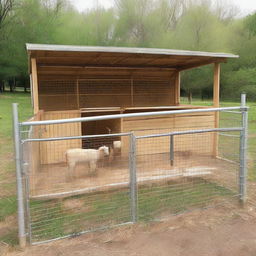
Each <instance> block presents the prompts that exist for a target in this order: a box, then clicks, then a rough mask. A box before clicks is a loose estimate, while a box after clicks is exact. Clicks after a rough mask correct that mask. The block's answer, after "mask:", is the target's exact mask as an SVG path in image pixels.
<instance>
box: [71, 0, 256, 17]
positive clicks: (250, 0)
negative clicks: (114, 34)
mask: <svg viewBox="0 0 256 256" xmlns="http://www.w3.org/2000/svg"><path fill="white" fill-rule="evenodd" d="M229 1H231V2H234V3H235V5H237V6H238V7H239V8H240V9H241V15H246V14H249V13H252V12H254V11H256V0H229ZM70 2H72V3H73V4H74V5H75V6H76V8H77V9H78V10H79V11H84V10H86V9H91V8H92V7H93V6H95V4H96V3H99V4H100V5H103V6H104V7H106V8H110V7H112V6H113V3H114V0H70Z"/></svg>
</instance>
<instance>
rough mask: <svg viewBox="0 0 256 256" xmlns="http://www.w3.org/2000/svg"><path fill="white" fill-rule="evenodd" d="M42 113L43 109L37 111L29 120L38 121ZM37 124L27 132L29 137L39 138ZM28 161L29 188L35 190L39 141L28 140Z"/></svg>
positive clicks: (38, 162) (38, 161) (38, 165)
mask: <svg viewBox="0 0 256 256" xmlns="http://www.w3.org/2000/svg"><path fill="white" fill-rule="evenodd" d="M42 115H43V111H39V112H38V113H37V114H36V115H34V117H33V118H31V119H30V120H29V121H40V120H41V117H42ZM39 130H40V128H39V127H38V126H32V127H31V130H30V132H29V139H37V138H39ZM26 154H27V157H28V163H29V178H30V189H31V191H34V190H35V183H36V175H37V173H38V171H39V170H40V143H39V142H29V143H28V145H27V151H26Z"/></svg>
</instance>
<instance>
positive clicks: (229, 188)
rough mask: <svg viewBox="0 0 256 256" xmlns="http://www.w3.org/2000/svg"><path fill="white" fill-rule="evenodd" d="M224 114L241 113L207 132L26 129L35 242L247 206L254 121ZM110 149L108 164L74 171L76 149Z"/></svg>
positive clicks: (24, 160) (29, 219) (50, 125)
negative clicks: (236, 201) (231, 202)
mask: <svg viewBox="0 0 256 256" xmlns="http://www.w3.org/2000/svg"><path fill="white" fill-rule="evenodd" d="M220 110H221V111H223V110H225V111H231V110H241V112H233V111H232V112H226V113H225V112H222V113H223V120H222V117H220V118H221V120H220V127H221V128H211V127H210V126H208V125H203V124H202V126H201V125H200V124H198V123H196V122H195V119H194V118H193V123H192V124H189V125H190V126H189V125H188V124H186V127H182V126H179V124H176V125H177V126H176V128H173V129H170V128H168V129H165V128H164V129H162V128H161V129H159V130H156V129H154V130H152V131H151V130H150V129H145V130H143V131H136V132H130V133H123V134H120V133H114V132H113V133H112V134H111V133H110V134H96V135H95V134H92V135H84V136H83V135H81V127H82V123H81V122H84V121H86V122H87V124H88V126H87V127H90V124H89V122H90V120H91V119H90V117H89V119H88V120H86V118H85V119H84V118H72V119H67V120H62V119H60V120H52V122H51V121H40V122H34V123H33V122H26V123H23V124H21V127H22V128H23V129H24V130H22V134H23V137H22V138H21V142H22V143H21V144H20V146H21V148H20V149H21V152H23V155H22V157H21V159H20V161H19V162H18V164H19V163H20V164H21V169H22V171H23V174H24V176H23V177H24V179H22V181H23V184H22V191H20V192H21V193H22V195H24V197H25V200H23V202H22V204H20V206H21V205H22V206H23V208H24V209H23V211H25V214H24V215H25V216H24V217H25V219H26V221H25V224H27V225H26V232H27V234H28V237H29V238H30V242H31V243H32V244H38V243H42V242H45V241H52V240H56V239H60V238H63V237H70V236H76V235H78V234H82V233H86V232H90V231H95V230H100V229H104V228H108V227H111V226H117V225H123V224H127V223H134V222H136V221H137V220H142V221H146V220H154V219H159V218H162V217H165V216H166V215H170V214H177V213H179V212H184V211H187V210H191V209H194V208H199V207H206V206H209V205H213V204H216V203H220V202H223V201H224V200H226V199H230V198H233V197H238V196H240V199H242V200H244V199H245V192H246V186H245V181H246V180H245V178H246V137H247V134H246V132H247V127H246V123H247V120H246V115H245V114H243V115H244V118H243V119H241V113H245V112H246V111H247V109H245V108H244V109H242V108H241V109H238V108H237V107H236V108H224V109H223V108H222V109H220ZM197 111H198V112H200V111H201V110H196V111H195V110H191V111H187V110H186V111H181V112H182V113H181V114H189V113H190V112H191V113H193V114H195V113H196V112H197ZM203 111H205V110H203ZM216 111H217V110H216ZM158 113H159V112H158ZM174 113H175V114H177V111H174ZM146 114H147V115H149V113H146ZM165 114H166V115H167V114H171V113H170V112H168V113H167V112H165ZM128 115H129V114H128ZM233 116H235V117H233ZM237 116H238V117H237ZM119 117H120V118H121V117H123V115H119ZM97 118H98V119H99V120H102V118H103V119H104V117H97ZM106 118H107V119H111V117H109V116H107V117H106ZM228 118H229V119H228ZM98 119H97V120H98ZM72 120H73V123H75V125H73V123H72ZM227 120H232V122H233V123H232V122H228V121H227ZM93 121H95V120H93ZM32 123H33V125H32ZM30 124H31V125H30ZM66 124H69V125H68V126H65V125H66ZM215 138H217V141H218V143H217V144H214V141H215ZM19 141H20V140H19ZM19 141H18V142H17V143H18V144H19ZM114 142H121V148H114ZM216 145H217V146H218V148H217V153H218V154H217V156H216V155H214V153H213V152H216V150H215V146H216ZM102 146H107V147H108V148H109V154H108V155H107V156H106V157H104V156H103V155H101V157H100V158H99V159H97V161H96V162H95V161H91V162H90V161H87V162H85V163H78V164H77V165H76V166H75V167H74V168H73V167H72V166H71V165H70V162H69V160H68V157H67V155H66V152H67V151H68V150H69V149H72V148H79V149H81V148H83V149H90V150H98V149H99V148H100V147H102ZM18 153H19V152H18ZM68 163H69V164H68ZM20 173H21V174H22V172H20ZM18 180H19V177H18ZM18 195H19V196H20V194H19V193H18ZM21 224H22V223H21ZM24 228H25V227H24ZM21 231H22V229H21Z"/></svg>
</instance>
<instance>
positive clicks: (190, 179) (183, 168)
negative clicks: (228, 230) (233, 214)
mask: <svg viewBox="0 0 256 256" xmlns="http://www.w3.org/2000/svg"><path fill="white" fill-rule="evenodd" d="M188 132H189V131H188ZM170 134H172V133H170ZM213 136H214V133H213V132H208V133H196V134H185V135H175V136H174V135H168V136H166V135H164V136H163V135H161V134H159V135H156V134H155V135H154V136H141V137H139V136H138V137H137V159H136V163H137V182H138V185H139V188H138V218H139V219H140V220H149V219H155V218H162V217H165V216H166V215H170V214H176V213H179V212H183V211H187V210H191V209H194V208H198V207H205V206H210V205H213V204H216V203H220V202H221V201H223V199H227V198H230V197H234V196H238V194H239V192H238V173H239V160H238V159H239V156H238V154H237V153H238V152H236V154H234V155H232V157H234V158H235V159H236V160H238V161H236V162H234V163H233V162H232V163H231V162H228V161H224V160H221V159H218V158H216V157H213V155H212V152H209V151H205V150H203V149H204V148H205V145H207V144H211V142H212V137H213ZM232 138H233V137H232ZM233 140H234V139H233ZM226 143H229V142H226ZM233 143H234V144H237V143H238V147H236V148H238V149H239V140H234V141H233ZM166 145H169V146H168V147H167V146H166ZM188 145H190V146H191V145H192V148H191V147H190V146H188ZM236 146H237V145H236ZM211 148H212V147H211ZM163 149H165V150H163ZM237 157H238V159H237Z"/></svg>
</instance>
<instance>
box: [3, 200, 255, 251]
mask: <svg viewBox="0 0 256 256" xmlns="http://www.w3.org/2000/svg"><path fill="white" fill-rule="evenodd" d="M4 255H9V256H18V255H19V256H32V255H33V256H34V255H35V256H37V255H47V256H53V255H54V256H56V255H57V256H62V255H63V256H64V255H74V256H78V255H89V256H98V255H105V256H110V255H113V256H115V255H116V256H117V255H118V256H122V255H128V256H142V255H147V256H151V255H152V256H153V255H157V256H165V255H166V256H167V255H172V256H176V255H177V256H181V255H182V256H192V255H197V256H201V255H202V256H207V255H209V256H215V255H216V256H224V255H232V256H255V255H256V207H254V206H251V205H248V206H246V207H245V208H244V209H241V208H239V207H237V205H233V204H229V205H225V206H218V207H217V208H216V207H215V208H210V209H206V210H195V211H193V212H189V213H185V214H182V215H177V216H172V217H170V218H168V219H166V220H164V221H161V222H154V223H147V224H146V223H140V224H136V225H129V226H123V227H120V228H115V229H112V230H108V231H102V232H96V233H91V234H86V235H82V236H79V237H75V238H70V239H64V240H59V241H56V242H51V243H48V244H44V245H37V246H30V247H27V248H26V249H25V250H24V251H19V250H18V249H9V252H6V253H5V254H4Z"/></svg>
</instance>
